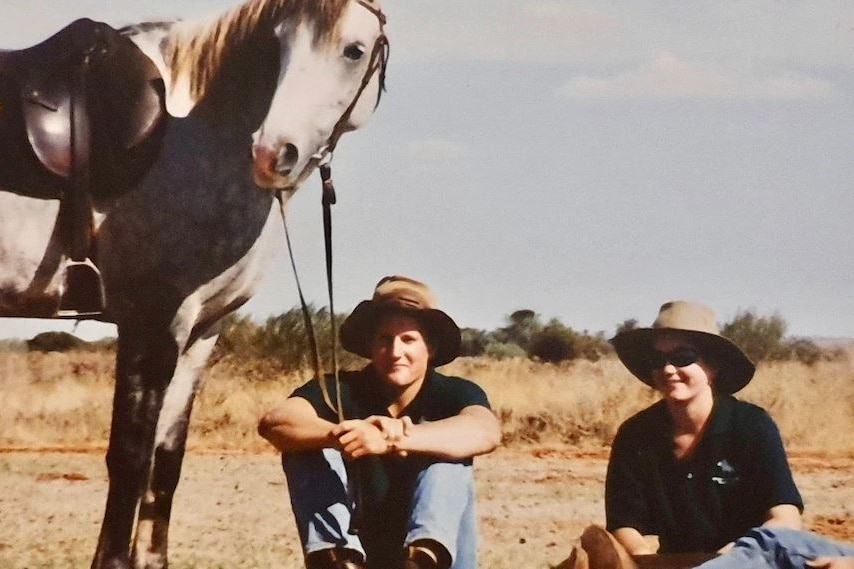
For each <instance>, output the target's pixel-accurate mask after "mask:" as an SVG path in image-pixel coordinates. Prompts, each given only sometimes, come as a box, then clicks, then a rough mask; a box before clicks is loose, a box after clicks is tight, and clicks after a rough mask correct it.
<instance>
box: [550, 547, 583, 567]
mask: <svg viewBox="0 0 854 569" xmlns="http://www.w3.org/2000/svg"><path fill="white" fill-rule="evenodd" d="M554 569H590V563H589V562H588V560H587V552H586V551H584V549H582V548H581V547H573V548H572V551H571V552H570V554H569V557H567V558H566V559H565V560H564V561H562V562H561V563H560V565H558V566H557V567H555V568H554Z"/></svg>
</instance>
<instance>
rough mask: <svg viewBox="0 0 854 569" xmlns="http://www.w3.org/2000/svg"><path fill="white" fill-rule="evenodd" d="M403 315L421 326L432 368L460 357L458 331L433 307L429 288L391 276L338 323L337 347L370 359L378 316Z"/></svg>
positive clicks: (403, 278)
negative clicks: (370, 296)
mask: <svg viewBox="0 0 854 569" xmlns="http://www.w3.org/2000/svg"><path fill="white" fill-rule="evenodd" d="M388 313H398V314H405V315H406V316H409V317H411V318H415V319H416V320H418V321H419V322H420V323H421V325H422V326H424V333H425V334H426V336H427V339H428V342H429V343H430V346H431V347H432V348H433V359H432V360H431V364H432V365H434V366H440V365H444V364H446V363H448V362H450V361H452V360H453V359H454V358H456V357H457V356H458V355H459V354H460V345H461V343H462V338H461V336H460V329H459V327H458V326H457V324H456V323H455V322H454V321H453V320H452V319H451V317H450V316H448V315H447V314H445V313H444V312H442V311H441V310H439V309H438V308H436V298H435V297H434V296H433V293H432V292H431V291H430V288H429V287H428V286H427V285H426V284H424V283H422V282H419V281H416V280H415V279H411V278H408V277H401V276H399V275H393V276H389V277H384V278H382V279H381V280H380V282H378V283H377V286H376V289H374V296H373V298H371V300H363V301H362V302H360V303H359V304H358V305H357V306H356V308H355V309H353V312H351V313H350V316H348V317H347V319H346V320H344V322H343V323H342V324H341V333H340V337H341V345H342V346H343V347H344V349H345V350H347V351H349V352H353V353H354V354H358V355H360V356H362V357H365V358H370V357H371V342H372V341H373V338H374V332H375V330H376V327H377V324H379V320H380V317H382V316H384V315H385V314H388Z"/></svg>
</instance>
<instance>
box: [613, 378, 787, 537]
mask: <svg viewBox="0 0 854 569" xmlns="http://www.w3.org/2000/svg"><path fill="white" fill-rule="evenodd" d="M710 421H711V422H710V424H709V426H708V427H707V432H706V433H705V434H704V435H703V437H702V439H701V440H700V442H699V444H698V445H697V447H696V448H695V449H694V451H693V452H692V453H691V455H690V456H688V457H685V458H683V459H680V460H677V459H676V457H675V455H674V454H673V448H674V447H673V423H672V419H671V416H670V413H669V412H668V410H667V407H666V405H665V403H664V401H659V402H658V403H655V404H654V405H652V406H650V407H648V408H647V409H644V410H643V411H641V412H640V413H638V414H637V415H635V416H633V417H631V418H630V419H628V420H627V421H626V422H625V423H623V424H622V425H621V426H620V429H619V431H618V432H617V436H616V437H615V439H614V443H613V446H612V447H611V458H610V460H609V462H608V475H607V478H606V481H605V514H606V520H607V527H608V529H609V530H610V531H613V530H615V529H617V528H621V527H631V528H635V529H636V530H638V531H639V532H640V533H641V534H643V535H658V536H659V543H660V549H659V551H661V552H662V553H681V552H714V551H717V550H718V549H720V548H721V547H723V546H724V545H726V544H727V543H729V542H731V541H733V540H735V539H737V538H738V537H740V536H742V535H744V534H745V533H746V532H747V530H749V529H750V528H753V527H756V526H759V525H762V523H764V521H765V516H766V514H767V512H768V510H770V509H771V508H772V507H774V506H777V505H780V504H792V505H795V506H797V507H798V508H799V509H801V510H803V500H802V499H801V495H800V493H799V492H798V489H797V487H796V486H795V482H794V479H793V478H792V472H791V470H790V468H789V463H788V460H787V459H786V452H785V450H784V449H783V442H782V440H781V438H780V433H779V431H778V429H777V426H776V425H775V424H774V421H773V420H772V419H771V417H770V416H769V415H768V413H766V412H765V410H763V409H762V408H761V407H758V406H756V405H753V404H751V403H746V402H744V401H739V400H737V399H736V398H735V397H733V396H731V395H717V396H716V398H715V403H714V408H713V409H712V415H711V418H710Z"/></svg>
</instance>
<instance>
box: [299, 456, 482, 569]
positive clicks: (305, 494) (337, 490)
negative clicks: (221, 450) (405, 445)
mask: <svg viewBox="0 0 854 569" xmlns="http://www.w3.org/2000/svg"><path fill="white" fill-rule="evenodd" d="M282 465H283V467H284V470H285V475H286V476H287V479H288V489H289V492H290V496H291V507H292V508H293V512H294V517H295V518H296V524H297V530H298V531H299V535H300V540H301V541H302V545H303V549H304V551H305V553H306V554H308V553H312V552H314V551H319V550H321V549H328V548H331V547H346V548H349V549H354V550H356V551H359V552H360V553H362V555H364V554H365V549H364V547H363V546H362V543H361V541H360V540H359V537H358V536H355V535H351V534H349V533H348V531H347V530H348V528H349V525H350V518H351V514H352V511H353V505H352V503H351V501H350V498H349V496H348V493H347V471H346V469H345V468H344V460H343V458H342V457H341V453H339V452H338V451H337V450H334V449H323V450H322V451H317V452H306V453H294V454H285V455H283V456H282ZM421 539H432V540H435V541H437V542H439V543H441V544H442V545H443V546H444V547H445V549H447V550H448V552H449V553H450V554H451V559H452V564H451V569H476V568H477V518H476V514H475V499H474V474H473V469H472V467H471V466H470V465H464V464H459V463H454V462H434V463H430V464H429V465H428V466H426V467H425V468H424V469H423V470H421V471H420V472H418V474H417V476H416V478H415V485H414V489H413V493H412V506H411V511H410V512H409V518H408V521H407V527H406V537H405V539H404V542H403V543H401V544H400V549H401V551H402V550H403V548H404V547H405V546H406V545H409V544H411V543H413V542H415V541H417V540H421ZM368 563H369V564H370V560H368Z"/></svg>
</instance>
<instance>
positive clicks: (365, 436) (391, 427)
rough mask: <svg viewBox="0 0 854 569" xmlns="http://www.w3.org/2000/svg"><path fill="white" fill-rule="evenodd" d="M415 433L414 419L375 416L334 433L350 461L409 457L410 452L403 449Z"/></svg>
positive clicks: (342, 425)
mask: <svg viewBox="0 0 854 569" xmlns="http://www.w3.org/2000/svg"><path fill="white" fill-rule="evenodd" d="M411 430H412V419H410V418H409V417H407V416H403V417H401V418H399V419H394V418H392V417H384V416H381V415H371V416H370V417H368V418H367V419H350V420H347V421H342V422H341V423H338V424H337V425H336V426H335V427H334V428H333V429H332V436H333V437H335V438H336V439H337V440H338V446H339V449H340V450H341V452H342V453H343V454H344V456H345V457H346V458H348V459H356V458H360V457H363V456H370V455H382V454H389V453H396V454H397V455H399V456H406V455H407V451H406V450H404V449H401V448H400V445H401V442H402V441H403V440H404V439H405V438H406V437H408V436H409V435H410V434H411Z"/></svg>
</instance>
